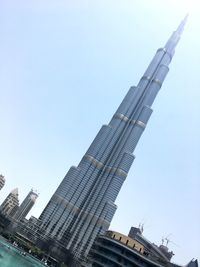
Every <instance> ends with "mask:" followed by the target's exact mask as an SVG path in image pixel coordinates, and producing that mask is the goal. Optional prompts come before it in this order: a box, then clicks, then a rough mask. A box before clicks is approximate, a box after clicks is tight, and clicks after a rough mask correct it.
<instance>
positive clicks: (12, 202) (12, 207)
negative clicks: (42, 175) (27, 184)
mask: <svg viewBox="0 0 200 267" xmlns="http://www.w3.org/2000/svg"><path fill="white" fill-rule="evenodd" d="M18 196H19V195H18V188H15V189H13V190H12V191H11V192H10V194H9V195H8V196H7V197H6V199H5V200H4V201H3V203H2V204H1V206H0V210H1V212H2V214H4V215H6V216H11V217H12V216H14V214H15V213H16V212H17V209H18V208H19V198H18Z"/></svg>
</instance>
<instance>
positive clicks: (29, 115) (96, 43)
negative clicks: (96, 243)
mask: <svg viewBox="0 0 200 267" xmlns="http://www.w3.org/2000/svg"><path fill="white" fill-rule="evenodd" d="M183 2H184V1H180V0H179V1H178V0H176V1H175V0H174V1H172V0H121V1H119V0H97V1H94V0H73V1H68V0H65V1H64V0H56V1H53V0H48V1H47V0H32V1H25V0H23V1H20V0H19V1H15V0H13V1H10V0H3V1H1V2H0V34H1V42H0V91H1V97H0V107H1V112H0V122H1V130H0V151H1V153H0V173H2V174H3V175H5V178H6V185H5V187H4V188H3V189H2V190H1V192H0V201H1V202H2V201H3V199H4V198H5V197H6V195H7V194H8V193H9V192H10V191H11V190H12V189H13V188H15V187H18V188H19V194H20V195H19V197H20V201H22V200H23V198H24V197H25V196H26V194H27V193H28V192H29V190H30V189H31V188H32V187H33V188H35V189H37V190H38V191H39V193H40V196H39V198H38V200H37V202H36V204H35V206H34V208H33V209H32V211H31V214H29V216H30V215H35V216H39V215H40V213H41V211H42V210H43V209H44V207H45V205H46V204H47V202H48V200H49V199H50V197H51V195H52V194H53V192H54V190H55V189H56V187H57V186H58V184H59V183H60V182H61V180H62V178H63V177H64V176H65V174H66V172H67V171H68V169H69V167H70V166H71V165H77V164H78V163H79V161H80V159H81V157H82V156H83V154H84V153H85V151H86V150H87V148H88V146H89V145H90V143H91V142H92V140H93V138H94V137H95V135H96V133H97V132H98V130H99V129H100V127H101V125H102V124H105V123H108V122H109V120H110V118H111V117H112V115H113V113H114V112H115V110H116V108H117V107H118V105H119V104H120V102H121V101H122V98H123V97H124V96H125V94H126V92H127V90H128V89H129V87H130V86H131V85H137V83H138V81H139V79H140V77H141V76H142V75H143V72H144V71H145V69H146V67H147V65H148V63H149V61H150V60H151V58H152V57H153V56H154V53H155V52H156V50H157V48H159V47H161V46H163V45H164V44H165V42H166V41H167V39H168V38H169V36H170V35H171V33H172V31H173V30H174V29H175V28H176V27H177V26H178V24H179V22H180V21H181V20H182V18H183V17H184V16H185V13H186V6H185V5H184V4H183ZM189 2H190V3H191V1H189ZM197 4H198V3H196V6H195V8H194V10H193V11H192V12H191V15H190V17H189V20H188V23H187V25H186V28H185V31H184V33H183V36H182V39H181V41H180V43H179V45H178V47H177V49H176V54H175V56H174V59H173V61H172V64H171V65H170V72H169V74H168V76H167V78H166V80H165V82H164V85H163V87H162V89H161V91H160V93H159V95H158V97H157V98H156V101H155V103H154V105H153V109H154V112H153V114H152V117H151V119H150V121H149V123H148V126H147V128H146V130H145V133H144V134H143V136H142V138H141V139H140V142H139V144H138V146H137V149H136V151H135V155H136V159H135V161H134V163H133V166H132V168H131V171H130V172H129V175H128V178H127V180H126V182H125V184H124V185H123V188H122V190H121V192H120V194H119V197H118V199H117V205H118V210H117V212H116V214H115V216H114V219H113V221H112V224H111V229H113V230H117V231H120V232H122V233H124V234H127V233H128V231H129V228H130V227H131V226H133V225H134V226H138V224H139V223H144V235H145V236H146V237H147V238H149V239H150V240H151V241H153V242H155V243H157V244H160V243H161V239H162V237H166V236H168V235H170V236H169V239H170V240H171V241H172V242H173V243H172V242H170V243H169V248H170V249H172V250H173V251H174V253H175V254H176V256H174V258H173V261H176V262H177V263H179V264H186V263H187V262H188V261H189V260H191V259H192V258H193V257H194V258H199V259H200V245H199V239H200V193H199V191H200V157H199V151H200V138H199V137H200V126H199V121H200V105H199V102H200V87H199V85H200V74H199V64H200V63H199V62H200V52H199V51H200V50H199V47H200V37H199V36H200V32H199V25H200V19H199V14H198V12H197V11H195V10H198V9H199V7H198V6H197ZM174 243H176V244H177V245H175V244H174Z"/></svg>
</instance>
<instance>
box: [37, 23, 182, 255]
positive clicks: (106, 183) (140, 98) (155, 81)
mask: <svg viewBox="0 0 200 267" xmlns="http://www.w3.org/2000/svg"><path fill="white" fill-rule="evenodd" d="M185 23H186V18H185V19H184V20H183V21H182V22H181V24H180V25H179V27H178V29H177V30H176V31H175V32H174V33H173V34H172V36H171V37H170V39H169V40H168V42H167V43H166V45H165V46H164V48H160V49H158V51H157V53H156V55H155V56H154V58H153V60H152V61H151V63H150V65H149V66H148V68H147V70H146V72H145V73H144V75H143V76H142V78H141V79H140V81H139V83H138V85H137V86H136V87H135V86H133V87H131V88H130V90H129V91H128V93H127V95H126V96H125V98H124V100H123V101H122V103H121V105H120V106H119V108H118V109H117V111H116V113H115V114H114V116H113V118H112V119H111V121H110V123H109V124H108V125H103V126H102V128H101V129H100V131H99V133H98V134H97V136H96V138H95V139H94V141H93V143H92V144H91V146H90V147H89V149H88V151H87V152H86V154H85V155H84V156H83V158H82V160H81V161H80V163H79V165H78V167H75V166H73V167H71V168H70V170H69V171H68V173H67V174H66V176H65V177H64V179H63V181H62V182H61V184H60V185H59V187H58V188H57V190H56V191H55V193H54V194H53V196H52V198H51V199H50V201H49V203H48V204H47V206H46V207H45V209H44V210H43V212H42V214H41V215H40V218H39V219H40V220H41V229H42V231H44V233H45V234H46V235H47V236H49V237H52V238H53V239H55V240H57V241H58V242H59V243H60V245H61V246H63V247H65V248H66V249H68V250H69V251H70V252H71V253H72V254H73V255H76V256H77V257H85V256H87V254H88V252H89V250H90V248H91V245H92V244H93V242H94V239H95V238H96V236H97V235H98V234H103V233H104V232H105V231H106V230H107V229H108V227H109V225H110V222H111V220H112V218H113V215H114V213H115V211H116V205H115V203H114V202H115V200H116V197H117V195H118V193H119V191H120V189H121V186H122V184H123V182H124V181H125V179H126V177H127V174H128V171H129V169H130V167H131V165H132V163H133V161H134V155H133V152H134V150H135V147H136V145H137V143H138V141H139V139H140V137H141V135H142V133H143V131H144V129H145V128H146V125H147V122H148V120H149V118H150V116H151V114H152V109H151V106H152V104H153V102H154V99H155V97H156V95H157V93H158V91H159V90H160V88H161V86H162V83H163V81H164V79H165V77H166V75H167V73H168V71H169V68H168V65H169V64H170V62H171V60H172V57H173V55H174V52H175V47H176V45H177V43H178V41H179V39H180V36H181V33H182V31H183V28H184V25H185Z"/></svg>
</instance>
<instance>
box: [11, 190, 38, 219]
mask: <svg viewBox="0 0 200 267" xmlns="http://www.w3.org/2000/svg"><path fill="white" fill-rule="evenodd" d="M37 198H38V194H37V193H36V192H34V191H33V190H31V191H30V192H29V193H28V195H27V196H26V198H25V199H24V201H23V202H22V203H21V205H20V206H19V208H18V210H17V212H16V213H15V215H14V218H15V219H16V220H22V219H24V218H25V217H26V215H27V214H28V213H29V211H30V210H31V208H32V207H33V205H34V204H35V201H36V199H37Z"/></svg>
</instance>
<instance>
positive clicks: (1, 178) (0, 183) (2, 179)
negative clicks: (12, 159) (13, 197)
mask: <svg viewBox="0 0 200 267" xmlns="http://www.w3.org/2000/svg"><path fill="white" fill-rule="evenodd" d="M5 181H6V180H5V177H4V176H3V175H2V174H0V190H1V189H2V188H3V187H4V185H5Z"/></svg>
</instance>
